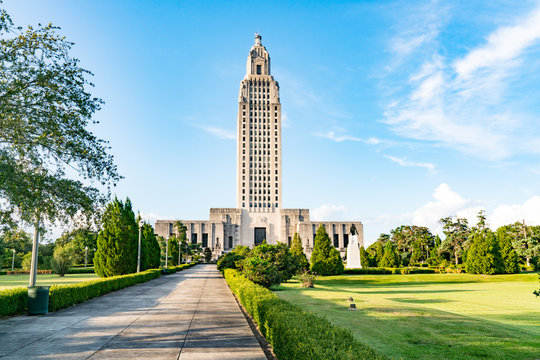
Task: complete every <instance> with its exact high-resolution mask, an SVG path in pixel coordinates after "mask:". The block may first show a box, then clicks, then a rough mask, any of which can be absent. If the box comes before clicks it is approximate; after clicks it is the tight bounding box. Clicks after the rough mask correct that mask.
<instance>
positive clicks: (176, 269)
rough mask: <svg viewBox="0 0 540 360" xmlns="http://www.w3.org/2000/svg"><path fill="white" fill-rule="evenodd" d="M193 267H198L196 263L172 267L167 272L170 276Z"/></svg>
mask: <svg viewBox="0 0 540 360" xmlns="http://www.w3.org/2000/svg"><path fill="white" fill-rule="evenodd" d="M193 265H196V263H190V264H182V265H172V266H168V267H167V271H168V273H169V274H172V273H175V272H178V271H182V270H184V269H189V268H190V267H192V266H193Z"/></svg>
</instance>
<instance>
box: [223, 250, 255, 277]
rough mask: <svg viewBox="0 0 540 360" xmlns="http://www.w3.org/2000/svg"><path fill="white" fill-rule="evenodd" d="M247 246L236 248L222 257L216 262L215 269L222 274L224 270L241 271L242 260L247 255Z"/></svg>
mask: <svg viewBox="0 0 540 360" xmlns="http://www.w3.org/2000/svg"><path fill="white" fill-rule="evenodd" d="M249 252H250V249H249V248H248V247H247V246H237V247H235V248H234V249H233V250H232V251H231V252H230V253H227V254H225V255H222V256H221V257H220V258H219V259H218V261H217V268H218V270H219V271H221V272H223V271H224V270H225V269H240V270H241V269H242V260H244V259H245V258H246V257H247V256H248V255H249Z"/></svg>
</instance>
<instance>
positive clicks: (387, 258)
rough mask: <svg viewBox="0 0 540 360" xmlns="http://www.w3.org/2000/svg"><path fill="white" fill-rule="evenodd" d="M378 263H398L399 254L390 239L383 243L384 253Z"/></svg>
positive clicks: (394, 265)
mask: <svg viewBox="0 0 540 360" xmlns="http://www.w3.org/2000/svg"><path fill="white" fill-rule="evenodd" d="M379 264H380V265H379V266H380V267H397V266H399V265H400V261H399V256H398V254H397V253H396V248H395V247H394V244H393V243H392V241H388V242H387V243H386V244H385V245H384V255H383V257H382V259H381V262H380V263H379Z"/></svg>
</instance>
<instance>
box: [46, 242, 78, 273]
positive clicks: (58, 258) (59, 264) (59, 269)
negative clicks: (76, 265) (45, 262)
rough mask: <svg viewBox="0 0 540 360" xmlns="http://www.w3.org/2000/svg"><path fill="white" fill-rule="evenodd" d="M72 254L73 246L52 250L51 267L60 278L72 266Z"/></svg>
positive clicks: (58, 247)
mask: <svg viewBox="0 0 540 360" xmlns="http://www.w3.org/2000/svg"><path fill="white" fill-rule="evenodd" d="M73 253H74V251H73V245H71V244H66V245H64V246H57V247H56V248H55V249H54V254H53V259H52V263H51V265H52V269H53V271H54V272H55V273H56V274H58V275H60V276H64V275H65V274H67V272H68V271H69V268H70V267H71V265H73Z"/></svg>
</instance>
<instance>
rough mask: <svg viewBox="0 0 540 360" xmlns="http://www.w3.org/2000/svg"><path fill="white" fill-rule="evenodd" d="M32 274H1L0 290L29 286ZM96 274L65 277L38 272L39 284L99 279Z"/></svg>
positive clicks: (72, 282)
mask: <svg viewBox="0 0 540 360" xmlns="http://www.w3.org/2000/svg"><path fill="white" fill-rule="evenodd" d="M29 277H30V275H28V274H25V275H1V276H0V290H2V289H11V288H15V287H19V286H23V287H26V286H28V280H29ZM97 278H98V276H97V275H96V274H66V275H64V276H63V277H62V276H58V275H56V274H38V276H37V282H36V283H37V285H53V284H74V283H77V282H80V281H87V280H92V279H97Z"/></svg>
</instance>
